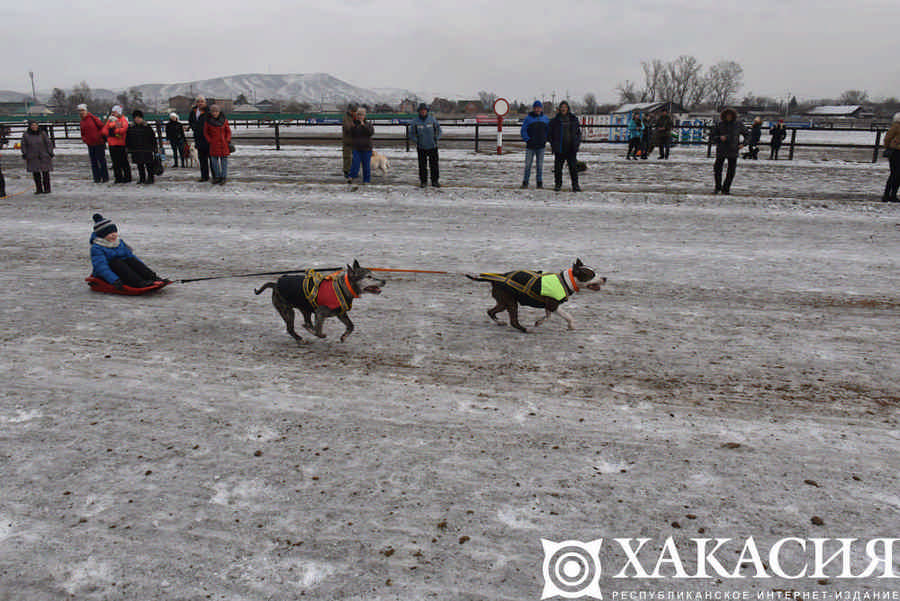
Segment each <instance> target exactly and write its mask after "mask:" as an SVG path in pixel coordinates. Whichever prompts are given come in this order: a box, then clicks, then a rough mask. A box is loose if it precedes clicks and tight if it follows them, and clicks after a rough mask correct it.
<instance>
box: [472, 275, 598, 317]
mask: <svg viewBox="0 0 900 601" xmlns="http://www.w3.org/2000/svg"><path fill="white" fill-rule="evenodd" d="M466 277H467V278H469V279H470V280H474V281H476V282H490V283H491V296H493V297H494V300H496V301H497V304H496V305H495V306H494V307H492V308H490V309H488V312H487V314H488V317H490V318H491V319H492V320H494V321H495V322H497V323H498V324H501V325H502V322H501V321H500V320H498V319H497V314H498V313H502V312H503V311H506V312H507V313H509V323H510V325H511V326H513V327H514V328H517V329H519V330H521V331H523V332H527V331H528V330H526V329H525V328H524V327H523V326H522V324H520V323H519V305H520V304H522V305H527V306H529V307H537V308H538V309H543V310H544V316H543V317H541V318H540V319H538V320H537V321H536V322H534V327H538V326H539V325H541V324H542V323H544V322H545V321H547V319H548V318H549V317H550V316H551V315H553V313H559V315H560V317H562V318H563V319H565V320H566V323H567V324H568V326H569V329H570V330H574V329H575V320H574V319H572V316H571V315H569V314H568V313H566V312H565V311H563V310H562V309H560V307H559V306H560V304H561V303H564V302H566V301H567V300H568V299H569V297H570V296H572V295H573V294H575V293H577V292H579V291H580V290H582V289H584V290H590V291H592V292H596V291H597V290H600V288H601V287H602V286H603V284H605V283H606V278H605V277H601V276H598V275H597V274H596V273H594V270H593V269H591V268H590V267H586V266H585V264H584V263H582V262H581V259H576V260H575V263H573V264H572V267H570V268H569V269H565V270H563V271H560V272H559V273H543V272H541V271H524V270H523V271H508V272H506V273H480V274H478V275H477V276H473V275H469V274H466Z"/></svg>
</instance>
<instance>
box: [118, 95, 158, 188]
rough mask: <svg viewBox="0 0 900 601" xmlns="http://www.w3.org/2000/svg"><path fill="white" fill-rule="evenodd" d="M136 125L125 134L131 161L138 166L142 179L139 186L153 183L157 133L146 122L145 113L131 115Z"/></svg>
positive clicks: (137, 112) (138, 111)
mask: <svg viewBox="0 0 900 601" xmlns="http://www.w3.org/2000/svg"><path fill="white" fill-rule="evenodd" d="M131 118H132V120H133V121H134V125H132V126H131V127H129V128H128V132H127V133H126V134H125V146H126V148H128V152H130V153H131V160H132V161H134V163H135V164H136V165H137V168H138V174H139V175H140V179H139V180H138V184H152V183H153V155H155V154H156V151H157V147H156V132H154V131H153V128H152V127H150V125H148V124H147V122H146V121H144V113H143V112H142V111H140V110H135V111H134V112H133V113H131Z"/></svg>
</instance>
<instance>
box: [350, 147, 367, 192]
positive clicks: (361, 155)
mask: <svg viewBox="0 0 900 601" xmlns="http://www.w3.org/2000/svg"><path fill="white" fill-rule="evenodd" d="M360 164H362V172H363V183H364V184H368V183H369V182H370V181H372V151H371V150H354V151H353V161H352V162H351V163H350V175H349V176H348V177H349V178H350V179H353V178H355V177H356V176H358V175H359V166H360Z"/></svg>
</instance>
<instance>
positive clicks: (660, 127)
mask: <svg viewBox="0 0 900 601" xmlns="http://www.w3.org/2000/svg"><path fill="white" fill-rule="evenodd" d="M674 127H675V121H674V120H673V119H672V115H670V114H669V111H668V110H667V109H666V108H665V107H663V108H662V110H661V111H660V113H659V117H657V118H656V126H655V127H654V129H655V130H656V144H657V145H658V146H659V158H661V159H667V158H669V149H670V148H671V147H672V129H674Z"/></svg>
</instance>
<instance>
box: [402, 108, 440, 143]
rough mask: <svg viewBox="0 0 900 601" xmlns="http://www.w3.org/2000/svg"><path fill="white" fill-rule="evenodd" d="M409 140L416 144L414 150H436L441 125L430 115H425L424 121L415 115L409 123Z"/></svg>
mask: <svg viewBox="0 0 900 601" xmlns="http://www.w3.org/2000/svg"><path fill="white" fill-rule="evenodd" d="M409 139H410V140H413V141H414V142H415V143H416V148H421V149H422V150H431V149H432V148H437V143H438V140H440V139H441V124H440V123H438V122H437V119H435V118H434V117H433V116H432V115H431V113H428V114H427V115H425V118H424V119H422V117H420V116H419V115H416V117H415V119H413V120H412V121H410V123H409Z"/></svg>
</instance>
